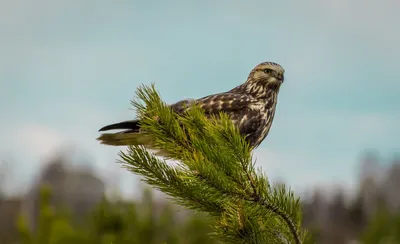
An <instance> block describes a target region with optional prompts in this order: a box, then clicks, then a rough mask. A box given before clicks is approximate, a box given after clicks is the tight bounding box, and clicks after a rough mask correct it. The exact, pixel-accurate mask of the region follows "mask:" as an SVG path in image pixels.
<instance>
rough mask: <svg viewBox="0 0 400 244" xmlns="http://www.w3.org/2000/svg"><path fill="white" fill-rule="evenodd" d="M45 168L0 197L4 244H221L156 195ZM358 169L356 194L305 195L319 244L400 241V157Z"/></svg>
mask: <svg viewBox="0 0 400 244" xmlns="http://www.w3.org/2000/svg"><path fill="white" fill-rule="evenodd" d="M46 165H47V166H46V167H45V168H43V169H42V171H41V173H40V176H39V178H38V179H37V180H36V181H35V183H34V184H33V186H32V187H31V189H30V191H29V192H28V193H27V194H26V195H24V196H14V197H5V196H4V195H2V194H1V191H0V244H14V243H21V244H25V243H26V244H28V243H32V244H39V243H40V244H47V243H49V244H50V243H51V244H58V243H96V244H97V243H99V244H101V243H107V244H108V243H133V244H134V243H150V244H156V243H157V244H163V243H168V244H191V243H199V244H200V243H210V244H211V243H217V242H216V241H213V239H212V238H210V233H211V231H212V230H211V228H210V226H209V223H208V222H207V218H206V217H205V216H202V215H200V214H195V213H193V212H191V211H187V210H184V209H182V208H180V207H179V206H176V205H174V204H172V203H171V202H170V201H168V200H163V198H161V199H160V198H155V197H154V194H153V193H152V191H151V190H149V189H146V188H144V189H143V194H142V197H141V199H135V200H126V199H123V198H120V197H116V196H114V197H110V196H106V194H105V184H104V183H103V182H102V181H101V180H100V179H99V178H98V177H97V176H96V175H95V174H94V173H93V172H92V171H90V170H87V169H84V168H82V169H79V168H74V169H73V170H72V169H71V168H70V167H68V165H69V159H68V158H65V157H62V156H60V157H57V158H55V159H52V160H51V162H49V163H47V164H46ZM359 165H360V167H359V170H358V172H359V174H358V175H357V176H355V177H357V182H358V184H357V187H356V190H355V191H351V192H349V191H348V190H347V189H342V188H337V189H336V190H327V189H324V188H315V189H314V190H313V191H312V194H307V195H306V196H302V199H301V200H302V202H303V214H304V226H305V227H307V228H308V229H309V231H310V232H311V233H312V238H313V239H314V240H315V242H316V243H335V244H340V243H367V244H369V243H371V244H374V243H400V160H399V158H393V159H391V160H389V162H388V161H383V160H381V159H380V158H379V156H378V155H377V154H376V153H371V152H366V153H364V154H363V156H362V157H361V159H360V164H359ZM121 170H123V169H121ZM1 173H3V175H4V173H6V172H4V170H3V172H1ZM0 177H1V174H0ZM1 182H2V181H1V179H0V189H1ZM339 183H340V182H339Z"/></svg>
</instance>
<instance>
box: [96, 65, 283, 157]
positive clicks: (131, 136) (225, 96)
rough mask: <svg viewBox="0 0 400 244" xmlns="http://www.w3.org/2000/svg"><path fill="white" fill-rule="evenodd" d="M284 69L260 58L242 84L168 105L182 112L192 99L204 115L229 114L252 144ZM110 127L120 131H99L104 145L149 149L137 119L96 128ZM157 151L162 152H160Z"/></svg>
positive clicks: (265, 127) (265, 124) (268, 121)
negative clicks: (261, 60) (260, 61)
mask: <svg viewBox="0 0 400 244" xmlns="http://www.w3.org/2000/svg"><path fill="white" fill-rule="evenodd" d="M284 72H285V71H284V69H283V68H282V67H281V66H280V65H279V64H277V63H273V62H264V63H261V64H259V65H257V66H256V67H255V68H254V69H253V70H252V71H251V72H250V74H249V76H248V78H247V80H246V81H245V82H244V83H243V84H241V85H239V86H237V87H235V88H233V89H232V90H229V91H227V92H223V93H218V94H214V95H210V96H206V97H203V98H199V99H193V100H182V101H179V102H177V103H175V104H172V105H170V107H171V108H172V109H173V110H174V111H175V112H177V113H183V112H185V110H186V109H187V108H188V107H190V104H191V103H192V102H196V103H197V104H199V105H200V106H201V107H202V108H203V109H204V111H205V113H206V115H211V114H218V113H219V112H221V111H223V112H225V113H227V114H228V115H229V116H230V118H231V119H232V122H233V123H234V124H235V125H236V126H237V127H238V128H239V131H240V133H241V134H243V135H245V136H246V138H247V140H248V141H249V143H250V145H251V146H252V147H253V148H256V147H258V146H259V145H260V144H261V142H262V141H263V140H264V139H265V137H266V136H267V135H268V132H269V130H270V128H271V125H272V121H273V119H274V115H275V108H276V104H277V97H278V93H279V89H280V86H281V84H282V83H283V81H284ZM188 105H189V106H188ZM113 129H119V130H124V131H122V132H117V133H105V134H102V135H101V136H100V137H99V138H98V140H100V141H101V143H103V144H107V145H114V146H121V145H145V146H147V147H148V148H149V149H152V148H151V147H152V143H151V141H152V140H151V138H148V136H145V135H143V134H141V133H140V127H139V121H138V120H131V121H124V122H121V123H116V124H112V125H108V126H105V127H103V128H101V129H100V131H107V130H113ZM158 154H159V155H163V153H162V152H159V153H158Z"/></svg>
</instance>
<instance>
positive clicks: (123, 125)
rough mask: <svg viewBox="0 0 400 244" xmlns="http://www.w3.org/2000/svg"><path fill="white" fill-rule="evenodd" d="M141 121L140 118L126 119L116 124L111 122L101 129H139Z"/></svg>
mask: <svg viewBox="0 0 400 244" xmlns="http://www.w3.org/2000/svg"><path fill="white" fill-rule="evenodd" d="M139 129H140V126H139V121H138V120H129V121H124V122H120V123H116V124H111V125H107V126H104V127H103V128H101V129H100V130H99V131H106V130H130V131H131V132H134V131H139Z"/></svg>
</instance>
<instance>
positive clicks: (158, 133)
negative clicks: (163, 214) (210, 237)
mask: <svg viewBox="0 0 400 244" xmlns="http://www.w3.org/2000/svg"><path fill="white" fill-rule="evenodd" d="M137 96H138V99H137V100H135V101H132V104H133V106H134V107H135V108H136V110H137V115H138V118H139V119H140V124H141V129H142V133H144V134H147V136H149V137H151V138H152V147H153V148H157V149H162V150H163V151H164V152H166V153H167V155H168V157H169V158H170V159H174V160H177V161H179V164H178V165H171V164H168V163H167V162H166V161H165V159H160V158H158V157H156V156H155V155H154V154H152V153H151V152H150V151H148V150H147V149H146V148H145V147H142V146H130V147H129V149H128V152H126V153H124V152H121V153H120V157H121V160H120V162H121V163H122V164H123V165H124V167H126V168H127V169H128V170H130V171H132V172H133V173H135V174H138V175H141V176H142V177H143V180H144V181H145V182H147V183H148V184H150V185H152V186H153V187H155V188H157V189H159V190H161V191H162V192H164V193H166V194H168V195H169V196H170V197H171V198H172V199H173V200H174V201H176V202H177V203H179V204H181V205H183V206H186V207H188V208H190V209H194V210H198V211H202V212H206V213H208V214H209V215H210V217H211V218H212V219H213V220H214V228H215V230H216V232H215V234H216V235H217V237H219V238H220V239H221V240H223V241H226V242H227V243H296V244H300V243H302V242H303V240H304V238H305V235H306V232H305V231H304V230H301V228H300V224H301V211H300V204H299V199H298V198H296V197H295V196H294V194H293V192H292V191H290V190H287V189H286V188H285V186H280V187H279V188H274V187H272V186H271V185H270V184H269V182H268V178H267V177H266V176H265V175H263V174H262V172H261V170H259V172H258V173H257V172H256V170H255V164H254V162H253V158H252V148H250V146H249V144H248V143H247V141H246V140H245V138H244V137H242V136H241V135H240V133H239V132H238V129H237V128H236V127H235V126H233V124H232V123H231V121H230V120H229V118H228V116H227V115H226V114H223V113H221V114H219V115H217V116H212V117H211V118H206V116H205V115H204V112H203V111H202V110H201V109H200V108H199V107H197V106H193V107H191V108H190V109H189V110H188V112H187V113H185V114H176V113H174V112H173V111H172V110H171V109H170V108H169V107H168V106H167V105H166V104H165V103H164V102H163V101H162V100H161V98H160V96H159V95H158V93H157V92H156V90H155V88H154V85H152V86H151V87H146V86H142V87H140V88H139V89H138V91H137Z"/></svg>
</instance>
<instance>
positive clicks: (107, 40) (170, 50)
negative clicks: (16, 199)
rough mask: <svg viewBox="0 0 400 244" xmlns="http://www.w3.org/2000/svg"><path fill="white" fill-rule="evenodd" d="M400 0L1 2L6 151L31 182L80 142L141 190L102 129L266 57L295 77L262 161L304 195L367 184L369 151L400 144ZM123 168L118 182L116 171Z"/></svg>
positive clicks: (1, 146) (18, 181) (206, 87)
mask: <svg viewBox="0 0 400 244" xmlns="http://www.w3.org/2000/svg"><path fill="white" fill-rule="evenodd" d="M399 10H400V2H399V1H397V0H382V1H371V0H354V1H345V0H332V1H328V0H322V1H321V0H304V1H301V2H300V1H294V0H293V1H289V0H286V1H261V0H260V1H239V0H230V1H228V0H220V1H215V0H214V1H184V0H181V1H178V0H176V1H168V2H167V1H126V0H117V1H105V0H96V1H94V0H87V1H77V0H72V1H71V0H70V1H61V0H36V1H29V0H14V1H5V0H0V37H1V38H0V112H1V114H2V116H3V118H2V119H1V121H0V133H1V135H2V136H1V138H0V159H1V160H5V161H8V162H11V164H12V165H13V166H12V168H13V169H12V172H13V177H12V180H13V184H11V186H10V187H11V188H12V189H13V190H25V188H26V186H28V183H29V182H31V180H32V179H33V177H34V176H35V174H36V173H37V171H38V169H39V168H40V167H41V165H40V163H41V162H42V161H43V159H46V158H49V157H51V156H52V155H54V153H55V152H57V151H58V150H60V148H63V147H64V146H74V147H78V148H80V150H81V151H80V152H81V153H82V152H83V153H84V154H85V158H87V160H89V161H92V166H93V167H94V168H95V169H96V170H97V172H99V174H100V175H102V176H103V177H105V178H112V177H117V179H118V180H116V182H118V184H120V185H121V187H122V189H123V192H124V193H126V194H131V192H132V191H134V190H132V188H133V187H134V183H133V182H135V181H134V179H136V178H135V177H134V176H133V175H131V174H130V173H128V172H125V171H124V170H123V169H120V168H119V165H117V164H115V163H114V162H115V160H116V159H117V152H118V148H113V147H106V146H104V145H99V144H98V142H97V141H96V140H95V138H96V137H97V136H98V135H99V134H98V132H97V130H98V129H99V128H100V127H101V126H103V125H105V124H109V123H113V122H117V121H119V120H125V119H131V118H133V117H134V116H135V114H134V112H133V111H131V110H130V103H129V101H130V99H132V98H133V95H134V92H135V90H136V88H137V87H138V86H139V85H140V84H142V83H144V84H151V83H152V82H155V84H156V88H157V89H158V91H159V92H160V94H161V96H162V97H163V99H164V100H165V101H167V102H174V101H177V100H180V99H184V98H198V97H202V96H205V95H208V94H211V93H217V92H222V91H226V90H228V89H231V88H233V87H234V86H236V85H238V84H240V83H242V82H244V80H245V79H246V77H247V75H248V73H249V72H250V70H251V69H252V68H253V67H254V66H255V65H256V64H258V63H261V62H263V61H273V62H277V63H279V64H281V65H282V66H283V67H284V68H285V70H286V73H285V78H286V81H285V83H284V84H283V86H282V88H281V91H280V94H279V98H278V107H277V112H276V116H275V120H274V123H273V126H272V129H271V131H270V134H269V136H268V138H267V139H266V140H265V141H264V142H263V143H262V145H261V146H260V147H259V148H258V149H257V151H256V157H257V165H259V166H262V167H263V169H264V171H265V172H266V173H267V175H269V176H270V177H271V178H272V179H283V180H285V181H286V182H287V183H288V184H289V185H291V186H292V187H293V188H294V190H297V191H298V192H301V191H303V190H304V189H305V188H310V187H313V186H315V185H317V186H321V185H327V186H328V185H333V184H336V183H338V184H342V185H345V186H346V187H351V186H352V185H354V177H355V176H356V169H357V166H358V161H357V160H358V158H359V155H360V153H361V152H362V151H363V150H365V149H370V148H372V149H376V150H379V152H380V154H381V156H382V157H383V158H390V157H392V156H393V155H394V153H399V152H400V146H399V145H400V144H399V143H398V142H399V138H400V126H398V125H399V121H400V109H399V106H400V74H399V71H398V70H399V68H398V67H399V66H400V61H399V57H400V48H399V46H398V43H400V28H398V23H400V15H399V14H398V12H399ZM110 174H111V175H112V177H110ZM107 176H108V177H107Z"/></svg>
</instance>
